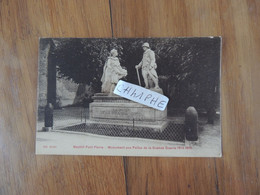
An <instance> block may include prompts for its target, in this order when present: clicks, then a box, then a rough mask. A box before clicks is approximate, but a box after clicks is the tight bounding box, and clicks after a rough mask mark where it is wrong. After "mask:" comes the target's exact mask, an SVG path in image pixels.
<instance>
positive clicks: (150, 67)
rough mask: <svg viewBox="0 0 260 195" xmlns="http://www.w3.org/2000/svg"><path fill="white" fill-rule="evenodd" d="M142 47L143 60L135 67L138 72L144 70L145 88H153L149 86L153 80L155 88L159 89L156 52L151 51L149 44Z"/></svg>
mask: <svg viewBox="0 0 260 195" xmlns="http://www.w3.org/2000/svg"><path fill="white" fill-rule="evenodd" d="M142 47H143V50H144V54H143V59H142V61H141V62H140V63H139V64H138V65H136V66H135V68H136V69H137V70H138V69H140V68H142V75H143V78H144V83H145V88H147V89H149V88H152V87H151V86H149V82H148V81H149V80H150V79H151V80H152V82H153V83H154V86H155V87H154V88H155V89H159V85H158V75H157V72H156V70H155V69H156V68H157V64H156V62H155V54H154V51H152V50H151V49H150V46H149V43H144V44H143V45H142Z"/></svg>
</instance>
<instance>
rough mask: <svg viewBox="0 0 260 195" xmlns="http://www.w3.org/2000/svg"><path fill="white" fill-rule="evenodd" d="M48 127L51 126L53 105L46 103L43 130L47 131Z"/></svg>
mask: <svg viewBox="0 0 260 195" xmlns="http://www.w3.org/2000/svg"><path fill="white" fill-rule="evenodd" d="M49 128H53V106H52V104H51V103H48V104H47V105H46V106H45V110H44V127H43V130H44V131H49Z"/></svg>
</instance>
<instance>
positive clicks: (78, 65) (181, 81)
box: [47, 38, 220, 109]
mask: <svg viewBox="0 0 260 195" xmlns="http://www.w3.org/2000/svg"><path fill="white" fill-rule="evenodd" d="M47 41H49V43H51V45H52V47H51V49H50V53H49V62H50V63H52V64H55V65H56V67H57V71H58V75H59V76H60V77H63V78H67V79H72V80H73V81H74V82H76V83H79V84H88V85H90V86H92V88H93V89H94V90H95V91H96V92H99V91H100V87H101V81H100V78H101V76H102V73H103V66H104V64H105V61H106V60H107V57H108V56H109V52H110V50H111V49H113V48H115V49H117V50H118V53H119V56H118V57H119V60H120V63H121V66H123V67H125V68H126V69H127V71H128V76H127V77H126V80H127V81H129V82H131V83H135V84H137V83H138V80H137V76H136V70H135V65H137V64H138V63H139V62H140V61H141V59H142V55H143V50H142V47H141V46H142V43H143V42H149V44H150V46H151V49H152V50H153V51H154V52H155V54H156V62H157V65H158V68H157V72H158V75H160V86H161V87H162V88H163V91H164V92H165V94H166V95H167V96H169V97H170V100H171V101H170V104H172V105H173V106H174V107H183V108H186V107H187V106H190V105H192V106H195V107H200V108H205V109H207V108H208V107H217V106H219V101H218V100H219V63H220V61H219V57H220V53H219V48H220V39H219V38H182V39H170V38H160V39H158V38H157V39H69V38H68V39H48V40H47Z"/></svg>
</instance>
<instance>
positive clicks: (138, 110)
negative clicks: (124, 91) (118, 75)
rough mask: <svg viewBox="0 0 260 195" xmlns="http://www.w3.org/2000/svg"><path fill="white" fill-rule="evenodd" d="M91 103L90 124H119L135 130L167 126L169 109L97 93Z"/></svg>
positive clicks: (157, 129) (161, 128) (156, 128)
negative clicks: (161, 109) (151, 106)
mask: <svg viewBox="0 0 260 195" xmlns="http://www.w3.org/2000/svg"><path fill="white" fill-rule="evenodd" d="M93 99H94V102H92V103H90V105H89V116H90V118H89V119H90V121H89V122H90V124H93V125H100V127H101V126H102V127H106V126H107V127H111V125H117V126H119V127H120V128H132V129H134V130H143V129H146V130H147V129H149V130H152V131H159V132H162V131H163V130H164V129H165V128H166V127H167V124H168V122H167V109H165V110H164V111H160V110H156V109H154V108H150V107H147V106H145V105H142V104H139V103H135V102H133V101H130V100H127V99H124V98H122V97H119V96H109V95H107V94H103V93H97V94H95V95H94V97H93Z"/></svg>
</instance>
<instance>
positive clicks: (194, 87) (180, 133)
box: [36, 37, 222, 157]
mask: <svg viewBox="0 0 260 195" xmlns="http://www.w3.org/2000/svg"><path fill="white" fill-rule="evenodd" d="M220 68H221V37H190V38H41V39H40V40H39V69H38V71H39V72H38V96H37V97H38V100H37V102H38V105H37V107H38V113H37V126H36V154H54V155H109V156H165V157H221V156H222V147H221V109H220V106H221V104H220V93H221V91H220V81H221V77H220V72H221V71H220Z"/></svg>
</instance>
